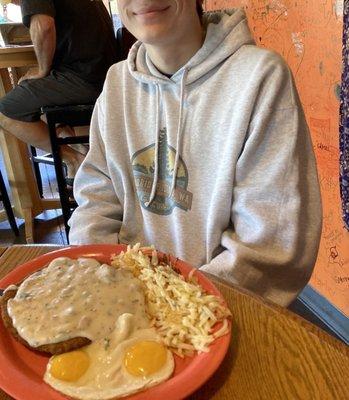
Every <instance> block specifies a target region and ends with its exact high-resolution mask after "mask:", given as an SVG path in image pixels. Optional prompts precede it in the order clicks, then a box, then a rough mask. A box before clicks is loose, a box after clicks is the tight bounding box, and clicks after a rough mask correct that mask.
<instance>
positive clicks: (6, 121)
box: [0, 112, 14, 131]
mask: <svg viewBox="0 0 349 400" xmlns="http://www.w3.org/2000/svg"><path fill="white" fill-rule="evenodd" d="M13 123H14V120H13V119H11V118H9V117H6V115H4V114H3V113H1V112H0V128H2V129H5V130H6V131H11V127H12V126H13Z"/></svg>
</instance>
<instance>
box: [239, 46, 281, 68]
mask: <svg viewBox="0 0 349 400" xmlns="http://www.w3.org/2000/svg"><path fill="white" fill-rule="evenodd" d="M238 56H239V57H241V58H244V59H245V61H246V63H248V64H249V65H250V66H251V67H253V66H258V67H260V68H261V69H262V70H265V71H267V70H273V69H279V70H280V71H284V72H287V71H288V69H289V67H288V65H287V63H286V61H285V60H284V58H283V57H282V56H281V55H280V54H279V53H277V52H276V51H274V50H270V49H266V48H264V47H259V46H256V45H253V44H248V45H244V46H242V47H241V48H240V49H239V51H238Z"/></svg>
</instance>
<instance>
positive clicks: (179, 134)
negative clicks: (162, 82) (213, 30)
mask: <svg viewBox="0 0 349 400" xmlns="http://www.w3.org/2000/svg"><path fill="white" fill-rule="evenodd" d="M187 75H188V69H187V68H184V71H183V75H182V79H181V92H180V99H179V116H178V127H177V143H176V157H175V163H174V167H173V174H172V183H171V189H170V194H169V197H171V196H172V194H173V191H174V188H175V186H176V180H177V172H178V164H179V156H180V148H181V143H182V137H183V132H182V125H183V108H184V100H185V83H186V79H187ZM155 125H156V126H155V129H156V132H155V160H154V161H155V165H154V167H155V170H154V178H153V183H152V188H151V193H150V197H149V200H148V201H147V202H146V203H145V206H146V207H149V206H150V204H151V203H152V201H153V200H154V198H155V195H156V186H157V184H158V179H159V160H158V158H159V157H158V155H159V127H160V88H159V85H158V84H156V124H155Z"/></svg>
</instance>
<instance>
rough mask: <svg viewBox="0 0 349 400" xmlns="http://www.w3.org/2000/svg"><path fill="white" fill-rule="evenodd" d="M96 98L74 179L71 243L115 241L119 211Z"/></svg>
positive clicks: (101, 114)
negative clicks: (87, 141)
mask: <svg viewBox="0 0 349 400" xmlns="http://www.w3.org/2000/svg"><path fill="white" fill-rule="evenodd" d="M100 101H101V97H100V98H99V99H98V100H97V103H96V106H95V109H94V111H93V115H92V119H91V126H90V151H89V152H88V154H87V156H86V158H85V160H84V161H83V163H82V164H81V166H80V168H79V170H78V173H77V175H76V177H75V180H74V197H75V199H76V201H77V203H78V207H77V208H76V210H75V211H74V212H73V215H72V217H71V218H70V220H69V225H70V232H69V241H70V243H71V244H92V243H118V232H119V231H120V227H121V221H122V214H123V210H122V206H121V203H120V201H119V199H118V197H117V195H116V193H115V191H114V188H113V185H112V182H111V179H110V176H109V171H108V165H107V161H106V155H105V147H104V143H103V138H102V136H103V135H102V133H103V129H104V115H103V111H102V107H101V105H100Z"/></svg>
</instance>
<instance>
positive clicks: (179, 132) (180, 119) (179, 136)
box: [170, 68, 188, 197]
mask: <svg viewBox="0 0 349 400" xmlns="http://www.w3.org/2000/svg"><path fill="white" fill-rule="evenodd" d="M187 75H188V69H187V68H184V71H183V75H182V80H181V94H180V99H179V117H178V128H177V144H176V158H175V164H174V167H173V175H172V184H171V189H170V197H171V196H172V194H173V191H174V188H175V186H176V180H177V171H178V163H179V155H180V149H181V143H182V137H183V133H182V125H183V106H184V95H185V81H186V79H187Z"/></svg>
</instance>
